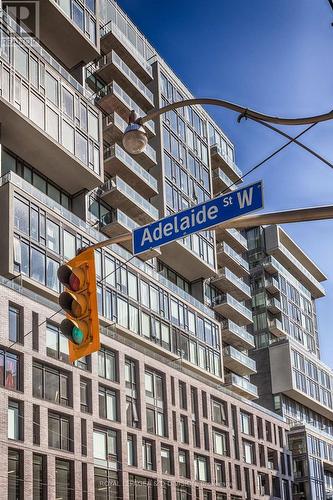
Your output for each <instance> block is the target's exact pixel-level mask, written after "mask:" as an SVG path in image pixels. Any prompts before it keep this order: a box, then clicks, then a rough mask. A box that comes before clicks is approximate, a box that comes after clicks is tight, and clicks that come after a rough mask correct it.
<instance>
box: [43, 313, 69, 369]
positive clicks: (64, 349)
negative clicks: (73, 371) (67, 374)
mask: <svg viewBox="0 0 333 500" xmlns="http://www.w3.org/2000/svg"><path fill="white" fill-rule="evenodd" d="M46 354H47V355H48V356H50V357H51V358H54V359H59V360H60V361H65V362H66V363H68V362H69V350H68V340H67V339H66V337H64V335H62V333H61V332H60V329H59V327H58V326H57V325H54V324H53V323H50V322H47V323H46Z"/></svg>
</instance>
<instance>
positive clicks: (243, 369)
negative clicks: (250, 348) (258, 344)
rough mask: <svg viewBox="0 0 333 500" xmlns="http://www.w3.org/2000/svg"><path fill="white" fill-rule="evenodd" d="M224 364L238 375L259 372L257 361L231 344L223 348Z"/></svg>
mask: <svg viewBox="0 0 333 500" xmlns="http://www.w3.org/2000/svg"><path fill="white" fill-rule="evenodd" d="M223 364H224V366H225V367H226V368H228V369H229V370H231V371H233V372H236V373H237V374H238V375H242V376H244V375H253V374H254V373H257V370H256V362H255V361H254V360H253V359H251V358H250V357H249V356H247V355H246V354H244V353H243V352H240V351H238V349H235V347H233V346H231V345H228V346H226V347H225V348H224V349H223Z"/></svg>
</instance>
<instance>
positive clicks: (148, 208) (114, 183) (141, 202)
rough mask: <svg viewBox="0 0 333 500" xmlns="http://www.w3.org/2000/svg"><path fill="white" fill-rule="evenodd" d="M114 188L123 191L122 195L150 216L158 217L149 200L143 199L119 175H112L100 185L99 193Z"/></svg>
mask: <svg viewBox="0 0 333 500" xmlns="http://www.w3.org/2000/svg"><path fill="white" fill-rule="evenodd" d="M114 189H117V190H119V191H121V192H122V193H124V195H125V196H127V197H128V198H130V199H131V200H132V202H133V203H135V204H136V205H138V206H139V207H141V208H142V209H143V210H144V211H145V212H146V213H148V214H149V215H150V216H151V217H152V219H155V220H156V219H158V210H157V208H155V207H154V206H153V205H152V204H151V203H149V201H147V200H145V198H143V197H142V196H141V195H140V194H139V193H137V192H136V191H135V190H134V189H133V188H131V187H130V186H129V185H128V184H126V182H124V181H123V180H122V179H121V178H120V177H113V178H112V179H109V180H108V181H107V182H105V184H103V185H102V186H101V187H100V190H101V193H107V192H109V191H113V190H114Z"/></svg>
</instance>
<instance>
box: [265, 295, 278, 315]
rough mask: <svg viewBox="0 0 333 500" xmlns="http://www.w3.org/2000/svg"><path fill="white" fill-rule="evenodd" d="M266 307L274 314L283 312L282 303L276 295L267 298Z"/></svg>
mask: <svg viewBox="0 0 333 500" xmlns="http://www.w3.org/2000/svg"><path fill="white" fill-rule="evenodd" d="M266 307H267V309H268V310H269V312H271V313H272V314H279V313H280V312H281V303H280V301H279V300H278V299H277V298H275V297H271V298H269V299H267V301H266Z"/></svg>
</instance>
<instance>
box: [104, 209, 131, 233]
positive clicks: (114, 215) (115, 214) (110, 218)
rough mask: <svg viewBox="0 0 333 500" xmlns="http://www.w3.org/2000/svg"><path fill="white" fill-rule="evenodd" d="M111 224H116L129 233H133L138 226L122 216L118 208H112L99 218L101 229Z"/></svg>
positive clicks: (126, 216)
mask: <svg viewBox="0 0 333 500" xmlns="http://www.w3.org/2000/svg"><path fill="white" fill-rule="evenodd" d="M113 222H118V223H119V224H120V225H121V226H124V227H126V228H127V229H128V230H129V231H134V229H136V228H137V227H139V224H137V223H136V222H135V221H134V220H133V219H131V218H130V217H128V215H126V214H124V212H122V211H121V210H119V208H114V209H112V210H110V212H107V213H106V214H104V215H103V216H102V217H101V220H100V224H101V227H104V226H107V225H108V224H112V223H113Z"/></svg>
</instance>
